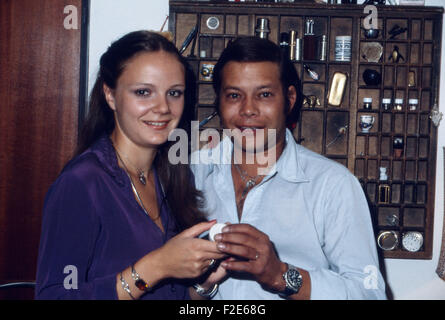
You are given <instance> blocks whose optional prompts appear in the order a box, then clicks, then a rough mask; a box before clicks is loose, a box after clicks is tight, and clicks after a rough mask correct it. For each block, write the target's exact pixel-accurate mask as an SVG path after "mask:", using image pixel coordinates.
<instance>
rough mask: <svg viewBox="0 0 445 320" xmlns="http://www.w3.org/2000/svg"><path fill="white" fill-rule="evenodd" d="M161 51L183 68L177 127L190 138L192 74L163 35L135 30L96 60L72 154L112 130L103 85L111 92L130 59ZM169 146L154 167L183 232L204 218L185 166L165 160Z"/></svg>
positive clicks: (164, 148)
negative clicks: (181, 105)
mask: <svg viewBox="0 0 445 320" xmlns="http://www.w3.org/2000/svg"><path fill="white" fill-rule="evenodd" d="M161 50H163V51H165V52H168V53H171V54H172V55H174V56H175V57H177V59H178V61H180V62H181V63H182V65H183V66H184V68H185V71H186V72H185V75H186V79H185V80H186V90H185V106H184V112H183V116H182V118H181V121H180V123H179V125H178V127H179V128H182V129H184V130H186V132H187V133H188V137H190V136H191V135H190V121H191V120H192V119H193V106H194V105H195V83H196V81H195V80H196V79H195V76H194V73H193V71H192V70H191V68H190V66H189V65H188V63H187V62H186V61H185V59H184V58H183V57H182V56H181V55H180V54H179V52H178V50H177V49H176V47H175V46H174V44H173V43H172V42H170V41H169V40H167V39H166V38H165V37H164V36H162V35H159V34H157V33H154V32H150V31H136V32H132V33H129V34H127V35H125V36H123V37H122V38H120V39H119V40H117V41H115V42H113V43H112V44H111V46H110V47H109V48H108V50H107V51H106V52H105V53H104V54H103V55H102V57H101V59H100V70H99V73H98V76H97V80H96V82H95V84H94V87H93V90H92V92H91V96H90V102H89V110H88V116H87V119H86V120H85V123H84V125H83V127H82V129H81V134H80V138H79V144H78V147H77V149H76V153H75V154H76V155H79V154H81V153H82V152H84V151H85V150H86V149H88V148H89V147H91V146H92V145H93V144H94V142H95V141H96V140H97V139H99V138H100V137H101V136H102V135H103V134H107V135H110V134H111V132H112V131H113V130H114V128H115V122H114V121H115V120H114V114H113V111H112V110H111V108H110V107H109V106H108V103H107V101H106V99H105V95H104V92H103V85H104V84H106V85H107V86H108V87H109V88H111V89H115V88H116V84H117V80H118V79H119V77H120V75H121V74H122V72H123V70H124V69H125V66H126V63H127V62H128V61H129V60H130V59H131V58H133V57H135V56H136V55H137V54H139V53H143V52H157V51H161ZM173 143H174V142H166V143H165V144H163V145H162V146H160V147H159V149H158V153H157V155H156V158H155V160H154V166H155V168H156V170H157V173H158V175H159V178H160V180H161V183H162V185H163V187H164V191H165V196H166V198H165V201H166V204H168V206H169V207H170V209H171V212H172V214H173V215H174V217H175V218H176V221H177V224H178V227H179V228H180V229H181V230H183V229H185V228H188V227H190V226H192V225H194V224H196V223H198V222H201V221H205V215H204V213H203V212H202V211H201V207H202V202H203V198H202V194H201V193H200V192H199V191H198V190H197V189H196V188H195V186H194V180H193V175H192V173H191V171H190V168H189V166H188V164H174V165H173V164H171V163H170V161H169V160H168V150H169V148H170V146H171V145H172V144H173ZM189 146H190V143H189ZM164 204H165V203H164Z"/></svg>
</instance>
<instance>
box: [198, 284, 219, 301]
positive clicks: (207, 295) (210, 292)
mask: <svg viewBox="0 0 445 320" xmlns="http://www.w3.org/2000/svg"><path fill="white" fill-rule="evenodd" d="M193 288H195V290H196V293H197V294H199V295H200V296H201V297H204V298H210V299H212V298H213V297H214V296H215V294H216V293H217V292H218V284H217V283H215V284H214V285H213V287H211V288H210V289H209V290H206V289H204V288H203V287H201V286H200V285H199V284H194V285H193Z"/></svg>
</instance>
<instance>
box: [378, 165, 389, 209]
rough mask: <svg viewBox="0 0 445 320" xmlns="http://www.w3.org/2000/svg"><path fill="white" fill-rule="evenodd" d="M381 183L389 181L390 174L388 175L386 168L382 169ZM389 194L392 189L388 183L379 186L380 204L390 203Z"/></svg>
mask: <svg viewBox="0 0 445 320" xmlns="http://www.w3.org/2000/svg"><path fill="white" fill-rule="evenodd" d="M379 170H380V176H379V180H380V181H387V180H388V174H387V173H386V168H385V167H380V168H379ZM389 192H390V187H389V185H388V184H386V183H382V184H379V203H389Z"/></svg>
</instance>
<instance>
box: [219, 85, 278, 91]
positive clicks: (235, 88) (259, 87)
mask: <svg viewBox="0 0 445 320" xmlns="http://www.w3.org/2000/svg"><path fill="white" fill-rule="evenodd" d="M276 87H277V86H276V85H273V84H265V85H261V86H258V87H256V88H255V90H262V89H271V88H276ZM222 89H223V90H241V88H239V87H235V86H226V87H223V88H222Z"/></svg>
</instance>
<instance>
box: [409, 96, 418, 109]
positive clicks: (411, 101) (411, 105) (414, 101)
mask: <svg viewBox="0 0 445 320" xmlns="http://www.w3.org/2000/svg"><path fill="white" fill-rule="evenodd" d="M418 104H419V100H417V99H409V100H408V110H409V111H416V110H417V106H418Z"/></svg>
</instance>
